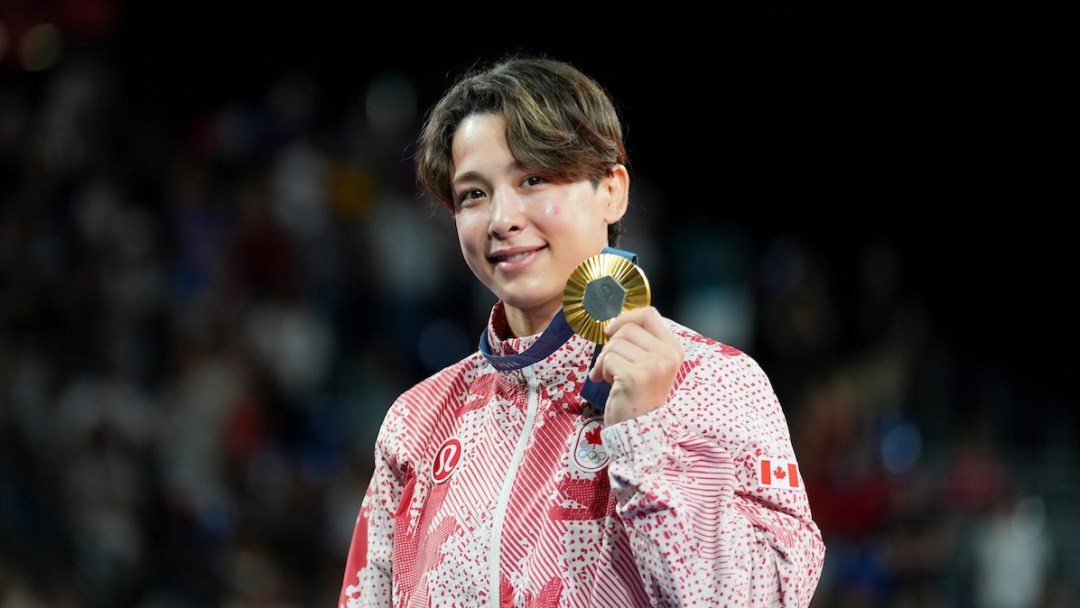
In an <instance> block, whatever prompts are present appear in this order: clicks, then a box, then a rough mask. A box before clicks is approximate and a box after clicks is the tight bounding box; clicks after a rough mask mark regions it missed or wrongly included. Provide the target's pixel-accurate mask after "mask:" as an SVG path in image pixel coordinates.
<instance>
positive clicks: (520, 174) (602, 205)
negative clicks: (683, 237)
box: [451, 114, 629, 336]
mask: <svg viewBox="0 0 1080 608" xmlns="http://www.w3.org/2000/svg"><path fill="white" fill-rule="evenodd" d="M451 152H452V166H451V179H452V183H453V190H454V199H455V211H454V219H455V222H456V224H457V231H458V240H459V241H460V243H461V252H462V254H463V255H464V256H465V262H466V263H467V264H468V265H469V268H470V269H471V270H472V271H473V274H475V275H476V277H477V278H478V279H480V281H481V282H482V283H483V284H484V285H486V286H487V287H488V289H490V290H491V291H492V292H493V293H494V294H495V295H496V296H497V297H498V298H499V299H500V300H502V301H503V303H504V305H505V306H506V313H507V319H508V320H509V322H510V328H511V330H513V331H514V333H515V334H516V335H518V336H525V335H532V334H535V333H539V332H540V331H543V329H544V328H545V327H547V324H548V322H549V321H551V318H552V317H553V316H554V315H555V313H556V312H558V310H559V309H560V308H561V307H562V296H563V290H564V289H565V287H566V281H567V279H568V278H569V277H570V273H571V272H573V270H574V268H576V267H577V266H578V264H580V263H581V262H582V261H584V260H585V259H586V258H588V257H590V256H592V255H595V254H597V253H600V251H601V250H603V248H604V247H605V246H606V245H607V226H608V224H611V223H614V222H616V221H618V220H619V218H621V217H622V215H623V213H624V212H625V210H626V202H627V192H628V187H629V177H628V175H627V172H626V169H625V167H623V166H622V165H615V167H614V168H613V169H612V172H611V174H610V175H609V176H607V177H605V178H604V179H603V180H601V182H600V183H599V185H597V186H595V187H594V186H593V184H592V182H591V181H589V180H588V179H585V180H582V181H578V182H572V183H559V182H556V181H552V180H550V179H548V178H547V177H545V175H544V172H543V170H541V169H536V168H530V167H524V166H522V165H521V164H520V163H519V162H518V161H517V159H515V158H514V155H513V154H512V153H511V152H510V146H509V144H508V143H507V140H506V125H505V121H504V119H503V117H502V116H501V115H499V114H476V115H473V116H470V117H468V118H466V119H465V120H464V121H462V123H461V124H460V125H459V126H458V128H457V130H456V131H455V132H454V140H453V146H452V151H451Z"/></svg>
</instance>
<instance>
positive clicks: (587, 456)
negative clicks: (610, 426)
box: [570, 418, 609, 471]
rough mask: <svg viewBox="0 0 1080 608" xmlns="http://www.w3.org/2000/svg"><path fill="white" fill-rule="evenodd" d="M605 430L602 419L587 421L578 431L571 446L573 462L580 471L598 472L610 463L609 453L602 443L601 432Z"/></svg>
mask: <svg viewBox="0 0 1080 608" xmlns="http://www.w3.org/2000/svg"><path fill="white" fill-rule="evenodd" d="M603 428H604V421H603V419H602V418H593V419H591V420H587V421H585V424H583V425H582V426H581V428H580V429H578V433H577V436H576V439H575V441H574V443H573V445H571V446H570V447H571V450H572V454H571V455H570V456H571V458H570V459H571V460H572V461H573V463H574V464H575V465H577V467H578V468H579V469H582V470H585V471H598V470H600V469H602V468H604V467H605V466H607V463H608V459H609V457H608V453H607V450H605V449H604V444H603V443H602V442H601V441H600V431H601V430H602V429H603Z"/></svg>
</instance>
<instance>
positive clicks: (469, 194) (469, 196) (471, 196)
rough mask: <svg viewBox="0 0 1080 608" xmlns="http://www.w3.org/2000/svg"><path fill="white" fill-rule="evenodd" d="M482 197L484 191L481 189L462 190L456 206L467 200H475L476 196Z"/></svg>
mask: <svg viewBox="0 0 1080 608" xmlns="http://www.w3.org/2000/svg"><path fill="white" fill-rule="evenodd" d="M483 197H484V192H483V191H482V190H466V191H464V192H462V193H461V194H459V195H458V197H457V203H458V206H459V207H460V206H462V205H464V204H466V203H468V202H469V201H472V200H476V199H478V198H483Z"/></svg>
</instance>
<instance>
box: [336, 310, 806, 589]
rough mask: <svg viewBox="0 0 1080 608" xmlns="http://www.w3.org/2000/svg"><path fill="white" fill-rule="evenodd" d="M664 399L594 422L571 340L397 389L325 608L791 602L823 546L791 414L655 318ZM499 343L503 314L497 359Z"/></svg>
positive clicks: (753, 368) (524, 341)
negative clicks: (333, 604)
mask: <svg viewBox="0 0 1080 608" xmlns="http://www.w3.org/2000/svg"><path fill="white" fill-rule="evenodd" d="M668 323H669V324H670V327H671V328H672V330H673V331H674V332H675V333H676V335H677V336H678V337H679V339H680V341H681V342H682V344H683V347H684V349H685V352H686V356H685V359H684V361H683V364H682V367H681V368H680V369H679V371H678V374H677V376H676V378H675V383H674V386H673V387H672V390H671V393H670V394H669V396H668V400H667V402H666V403H665V404H664V406H662V407H660V408H659V409H657V410H655V411H653V412H650V413H649V414H646V415H643V416H641V417H638V418H635V419H631V420H627V421H625V422H621V423H619V424H617V425H614V426H611V427H608V428H604V427H603V417H602V415H601V413H600V410H598V409H597V408H594V407H593V406H592V405H591V404H589V403H588V402H586V401H584V400H583V398H582V397H581V396H580V395H579V393H580V391H581V389H582V385H583V383H584V382H585V379H586V376H587V373H588V368H589V365H590V364H591V362H592V355H593V351H594V348H595V346H594V345H593V344H592V343H590V342H588V341H586V340H583V339H581V338H580V337H578V336H576V335H574V336H572V337H570V339H569V340H568V341H567V342H566V343H565V344H563V345H562V346H561V347H560V348H558V349H557V350H555V352H553V353H552V354H550V355H549V356H547V357H546V358H544V359H542V360H540V361H538V362H536V363H533V364H531V365H528V366H526V367H524V368H522V369H520V370H513V371H499V370H497V369H495V368H494V367H493V366H492V364H491V361H490V360H489V359H488V358H487V357H486V356H485V355H484V354H482V353H480V352H477V353H475V354H474V355H472V356H470V357H468V358H466V359H464V360H462V361H460V362H459V363H457V364H454V365H452V366H450V367H447V368H446V369H443V370H442V371H440V372H438V373H436V374H434V375H433V376H432V377H430V378H428V379H426V380H424V381H423V382H421V383H419V384H417V385H416V386H415V387H413V388H412V389H410V390H408V391H407V392H405V393H404V394H402V395H401V397H400V398H398V399H397V401H396V402H395V403H394V404H393V406H392V407H391V408H390V410H389V412H388V413H387V416H386V418H385V420H384V422H383V425H382V428H381V429H380V432H379V436H378V439H377V441H376V447H375V472H374V475H373V477H372V479H371V482H370V484H369V486H368V488H367V493H366V495H365V497H364V500H363V503H362V505H361V507H360V513H359V516H358V518H357V520H356V530H355V533H354V536H353V540H352V547H351V550H350V551H349V557H348V565H347V567H346V570H345V576H344V581H343V585H342V589H341V598H340V601H339V604H340V606H341V607H342V608H345V607H360V606H384V607H390V606H393V607H395V608H399V607H400V608H450V607H465V606H470V607H471V606H486V607H492V608H504V607H523V608H548V607H564V606H565V607H580V608H627V607H633V606H688V607H689V606H698V607H703V608H704V607H712V606H716V607H721V606H730V607H734V606H762V607H765V606H769V607H774V606H784V607H788V606H790V607H796V606H798V607H805V606H807V605H809V603H810V599H811V596H812V595H813V593H814V589H815V588H816V586H817V583H818V578H819V577H820V575H821V568H822V563H823V559H824V553H825V547H824V544H823V542H822V539H821V534H820V532H819V530H818V528H817V526H816V524H815V523H814V521H813V520H812V518H811V513H810V505H809V504H808V502H807V498H806V492H805V489H804V488H803V485H802V479H801V477H800V476H799V474H798V466H797V464H796V458H795V454H794V452H793V450H792V446H791V439H790V435H789V431H788V426H787V420H786V418H785V416H784V412H783V411H782V410H781V407H780V404H779V403H778V402H777V399H776V396H775V393H774V392H773V389H772V386H771V384H770V383H769V380H768V378H767V377H766V375H765V374H764V373H763V372H762V370H761V368H760V367H759V366H758V364H757V363H756V362H755V361H754V360H753V359H751V358H750V357H749V356H747V355H745V354H744V353H742V352H740V351H738V350H736V349H734V348H731V347H729V346H726V345H723V344H720V343H718V342H716V341H714V340H711V339H708V338H705V337H703V336H701V335H700V334H698V333H696V332H694V331H692V330H690V329H688V328H686V327H683V326H681V325H679V324H677V323H674V322H672V321H668ZM500 335H507V332H506V322H505V318H504V317H503V314H502V306H501V304H497V305H496V306H495V308H494V310H493V312H492V315H491V322H490V324H489V327H488V330H487V339H488V340H489V341H490V346H491V352H492V353H494V354H497V355H501V356H510V355H514V354H515V353H522V352H524V351H525V350H526V349H527V347H529V346H531V345H532V344H533V343H534V342H535V341H536V339H537V338H536V336H533V337H529V338H512V339H501V338H499V336H500Z"/></svg>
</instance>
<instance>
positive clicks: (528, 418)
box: [488, 367, 539, 608]
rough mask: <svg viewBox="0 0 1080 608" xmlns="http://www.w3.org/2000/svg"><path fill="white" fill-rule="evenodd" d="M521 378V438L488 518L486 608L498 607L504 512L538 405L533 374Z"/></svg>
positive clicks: (527, 370) (528, 372)
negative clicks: (525, 391)
mask: <svg viewBox="0 0 1080 608" xmlns="http://www.w3.org/2000/svg"><path fill="white" fill-rule="evenodd" d="M521 373H522V375H524V376H525V380H526V381H527V382H528V384H529V404H528V406H527V407H526V409H525V424H524V426H523V427H522V429H521V435H520V436H519V437H518V439H517V445H515V446H514V455H513V456H512V457H511V458H510V466H509V467H507V469H506V479H505V480H504V481H503V486H502V490H501V491H500V492H499V501H498V502H497V503H495V514H494V517H493V518H492V525H491V555H490V559H489V561H488V563H489V564H490V565H491V588H490V590H489V591H490V598H491V599H490V601H489V602H488V604H489V605H490V606H494V607H496V608H497V607H498V606H499V605H500V604H499V592H500V591H501V585H500V584H499V570H500V568H499V562H500V560H501V559H502V557H501V553H502V530H503V523H504V522H505V521H506V508H507V506H508V505H509V504H510V495H511V493H512V492H513V489H514V479H515V478H516V477H517V469H518V467H519V466H520V465H521V461H522V459H524V458H525V446H526V445H528V443H529V435H530V434H531V433H532V426H533V421H534V420H535V419H536V408H537V401H538V391H537V388H536V387H537V386H538V384H539V381H538V380H537V379H536V376H535V375H534V373H533V370H532V369H531V368H529V367H524V368H522V369H521Z"/></svg>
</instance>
